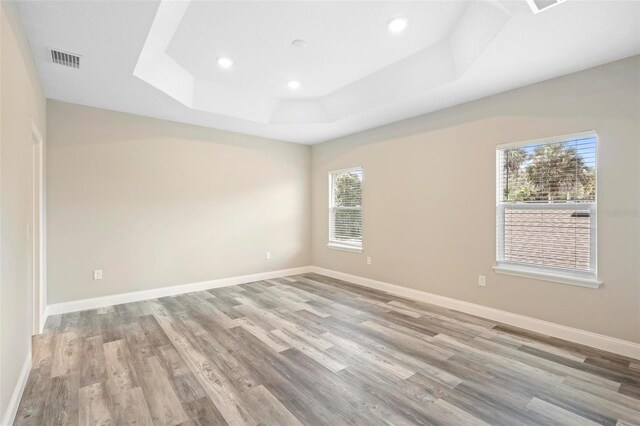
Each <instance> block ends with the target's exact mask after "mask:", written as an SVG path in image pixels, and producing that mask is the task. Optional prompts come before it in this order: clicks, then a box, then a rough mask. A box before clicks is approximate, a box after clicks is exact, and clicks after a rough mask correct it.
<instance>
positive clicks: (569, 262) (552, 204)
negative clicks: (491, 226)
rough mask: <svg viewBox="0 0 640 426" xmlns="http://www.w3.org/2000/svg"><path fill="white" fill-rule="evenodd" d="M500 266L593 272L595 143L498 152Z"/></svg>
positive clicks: (562, 142) (574, 141)
mask: <svg viewBox="0 0 640 426" xmlns="http://www.w3.org/2000/svg"><path fill="white" fill-rule="evenodd" d="M497 180H498V188H497V191H498V209H497V214H498V220H497V223H498V227H497V228H498V229H497V232H498V236H497V238H498V262H507V263H516V264H524V265H532V266H541V267H549V268H559V269H564V270H570V271H571V270H572V271H578V272H594V271H595V235H596V233H595V226H596V220H595V214H596V208H595V202H596V137H595V135H588V136H581V137H577V138H571V139H559V140H557V141H554V142H545V143H532V144H525V145H522V146H518V147H513V148H506V149H499V150H498V179H497Z"/></svg>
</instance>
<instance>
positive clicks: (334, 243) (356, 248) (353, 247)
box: [327, 166, 364, 253]
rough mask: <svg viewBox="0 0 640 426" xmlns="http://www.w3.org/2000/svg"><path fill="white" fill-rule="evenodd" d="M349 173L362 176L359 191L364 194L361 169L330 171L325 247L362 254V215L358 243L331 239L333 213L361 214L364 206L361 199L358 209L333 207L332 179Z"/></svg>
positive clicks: (332, 233) (350, 168) (351, 168)
mask: <svg viewBox="0 0 640 426" xmlns="http://www.w3.org/2000/svg"><path fill="white" fill-rule="evenodd" d="M349 172H359V173H360V174H361V175H362V185H361V190H362V192H363V194H364V169H363V168H362V167H360V166H359V167H349V168H347V169H338V170H331V171H330V172H329V173H328V178H329V226H328V230H329V235H328V237H329V242H328V244H327V247H329V248H331V249H336V250H344V251H351V252H356V253H362V247H363V241H364V215H362V213H361V215H362V218H363V228H362V235H361V236H360V243H359V244H358V243H349V242H347V241H338V240H335V239H334V238H333V235H334V222H335V221H334V217H335V215H334V211H335V210H336V209H345V210H348V209H351V210H360V212H363V204H364V197H363V198H362V201H361V202H360V207H336V206H334V205H333V201H334V196H333V195H334V185H333V178H334V176H335V175H339V174H343V173H349Z"/></svg>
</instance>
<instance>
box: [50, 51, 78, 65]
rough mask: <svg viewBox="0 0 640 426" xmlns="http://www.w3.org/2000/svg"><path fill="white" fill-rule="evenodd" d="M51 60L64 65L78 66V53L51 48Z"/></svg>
mask: <svg viewBox="0 0 640 426" xmlns="http://www.w3.org/2000/svg"><path fill="white" fill-rule="evenodd" d="M51 61H53V63H54V64H60V65H64V66H65V67H71V68H80V55H76V54H73V53H68V52H63V51H62V50H56V49H51Z"/></svg>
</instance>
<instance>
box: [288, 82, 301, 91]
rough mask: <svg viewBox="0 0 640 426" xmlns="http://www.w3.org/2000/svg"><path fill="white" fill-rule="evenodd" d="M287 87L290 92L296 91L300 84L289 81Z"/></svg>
mask: <svg viewBox="0 0 640 426" xmlns="http://www.w3.org/2000/svg"><path fill="white" fill-rule="evenodd" d="M287 86H289V89H291V90H296V89H299V88H300V82H299V81H296V80H291V81H290V82H288V83H287Z"/></svg>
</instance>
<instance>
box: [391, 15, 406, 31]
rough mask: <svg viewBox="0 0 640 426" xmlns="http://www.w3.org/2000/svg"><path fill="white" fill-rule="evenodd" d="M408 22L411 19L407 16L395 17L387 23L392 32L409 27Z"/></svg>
mask: <svg viewBox="0 0 640 426" xmlns="http://www.w3.org/2000/svg"><path fill="white" fill-rule="evenodd" d="M408 24H409V20H408V19H407V18H402V17H401V18H393V19H392V20H390V21H389V22H388V23H387V28H389V31H391V32H392V33H400V32H402V31H404V29H405V28H407V25H408Z"/></svg>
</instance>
